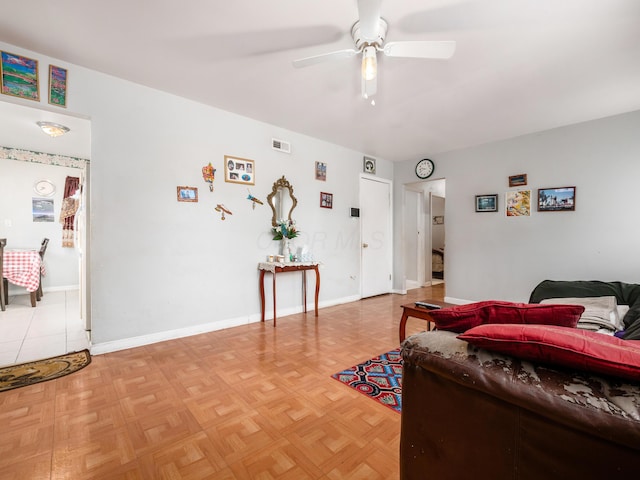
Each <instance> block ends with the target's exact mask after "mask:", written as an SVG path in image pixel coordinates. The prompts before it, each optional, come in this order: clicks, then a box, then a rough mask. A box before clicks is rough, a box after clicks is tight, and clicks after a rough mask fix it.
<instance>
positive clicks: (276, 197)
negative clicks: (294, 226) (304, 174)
mask: <svg viewBox="0 0 640 480" xmlns="http://www.w3.org/2000/svg"><path fill="white" fill-rule="evenodd" d="M267 202H268V203H269V205H270V206H271V210H272V211H273V217H271V225H272V226H274V227H275V226H276V225H277V224H278V220H285V219H286V220H293V219H292V218H291V212H293V209H294V208H296V205H297V204H298V199H297V198H296V197H295V196H294V195H293V186H292V185H291V184H290V183H289V181H288V180H287V179H286V178H284V175H283V176H282V178H279V179H278V180H276V181H275V182H274V183H273V188H272V189H271V193H270V194H269V195H267Z"/></svg>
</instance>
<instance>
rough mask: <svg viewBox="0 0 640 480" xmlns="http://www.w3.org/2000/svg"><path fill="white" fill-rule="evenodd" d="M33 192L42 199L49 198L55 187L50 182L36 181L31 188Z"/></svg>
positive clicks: (54, 191)
mask: <svg viewBox="0 0 640 480" xmlns="http://www.w3.org/2000/svg"><path fill="white" fill-rule="evenodd" d="M33 190H34V191H35V192H36V193H37V194H38V195H40V196H42V197H50V196H52V195H53V194H54V193H56V186H55V185H54V184H53V182H52V181H51V180H38V181H37V182H36V183H35V185H34V186H33Z"/></svg>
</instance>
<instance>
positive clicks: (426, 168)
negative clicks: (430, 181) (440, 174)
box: [416, 158, 435, 179]
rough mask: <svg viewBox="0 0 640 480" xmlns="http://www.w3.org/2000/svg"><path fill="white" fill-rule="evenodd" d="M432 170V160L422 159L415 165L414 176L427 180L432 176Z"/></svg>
mask: <svg viewBox="0 0 640 480" xmlns="http://www.w3.org/2000/svg"><path fill="white" fill-rule="evenodd" d="M434 169H435V165H434V164H433V160H429V159H428V158H423V159H422V160H420V161H419V162H418V164H417V165H416V175H417V176H418V178H422V179H425V178H429V177H430V176H431V175H432V174H433V170H434Z"/></svg>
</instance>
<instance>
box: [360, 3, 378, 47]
mask: <svg viewBox="0 0 640 480" xmlns="http://www.w3.org/2000/svg"><path fill="white" fill-rule="evenodd" d="M380 5H382V0H358V19H359V20H360V34H361V35H362V37H363V38H364V39H365V40H366V41H369V42H374V41H375V40H376V39H377V38H378V32H379V30H380Z"/></svg>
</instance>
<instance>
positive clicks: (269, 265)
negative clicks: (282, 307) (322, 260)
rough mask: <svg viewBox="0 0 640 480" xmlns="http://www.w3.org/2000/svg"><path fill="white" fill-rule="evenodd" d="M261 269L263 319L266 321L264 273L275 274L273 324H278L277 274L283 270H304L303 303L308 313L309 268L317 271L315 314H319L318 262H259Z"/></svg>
mask: <svg viewBox="0 0 640 480" xmlns="http://www.w3.org/2000/svg"><path fill="white" fill-rule="evenodd" d="M258 269H259V270H260V307H261V309H262V320H261V321H263V322H264V274H265V273H266V272H271V274H272V275H273V326H274V327H275V326H276V275H277V274H278V273H282V272H302V304H303V306H304V312H305V313H307V270H315V272H316V295H315V314H316V317H317V316H318V295H319V294H320V272H319V271H318V264H317V263H315V262H313V263H277V262H261V263H259V264H258Z"/></svg>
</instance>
